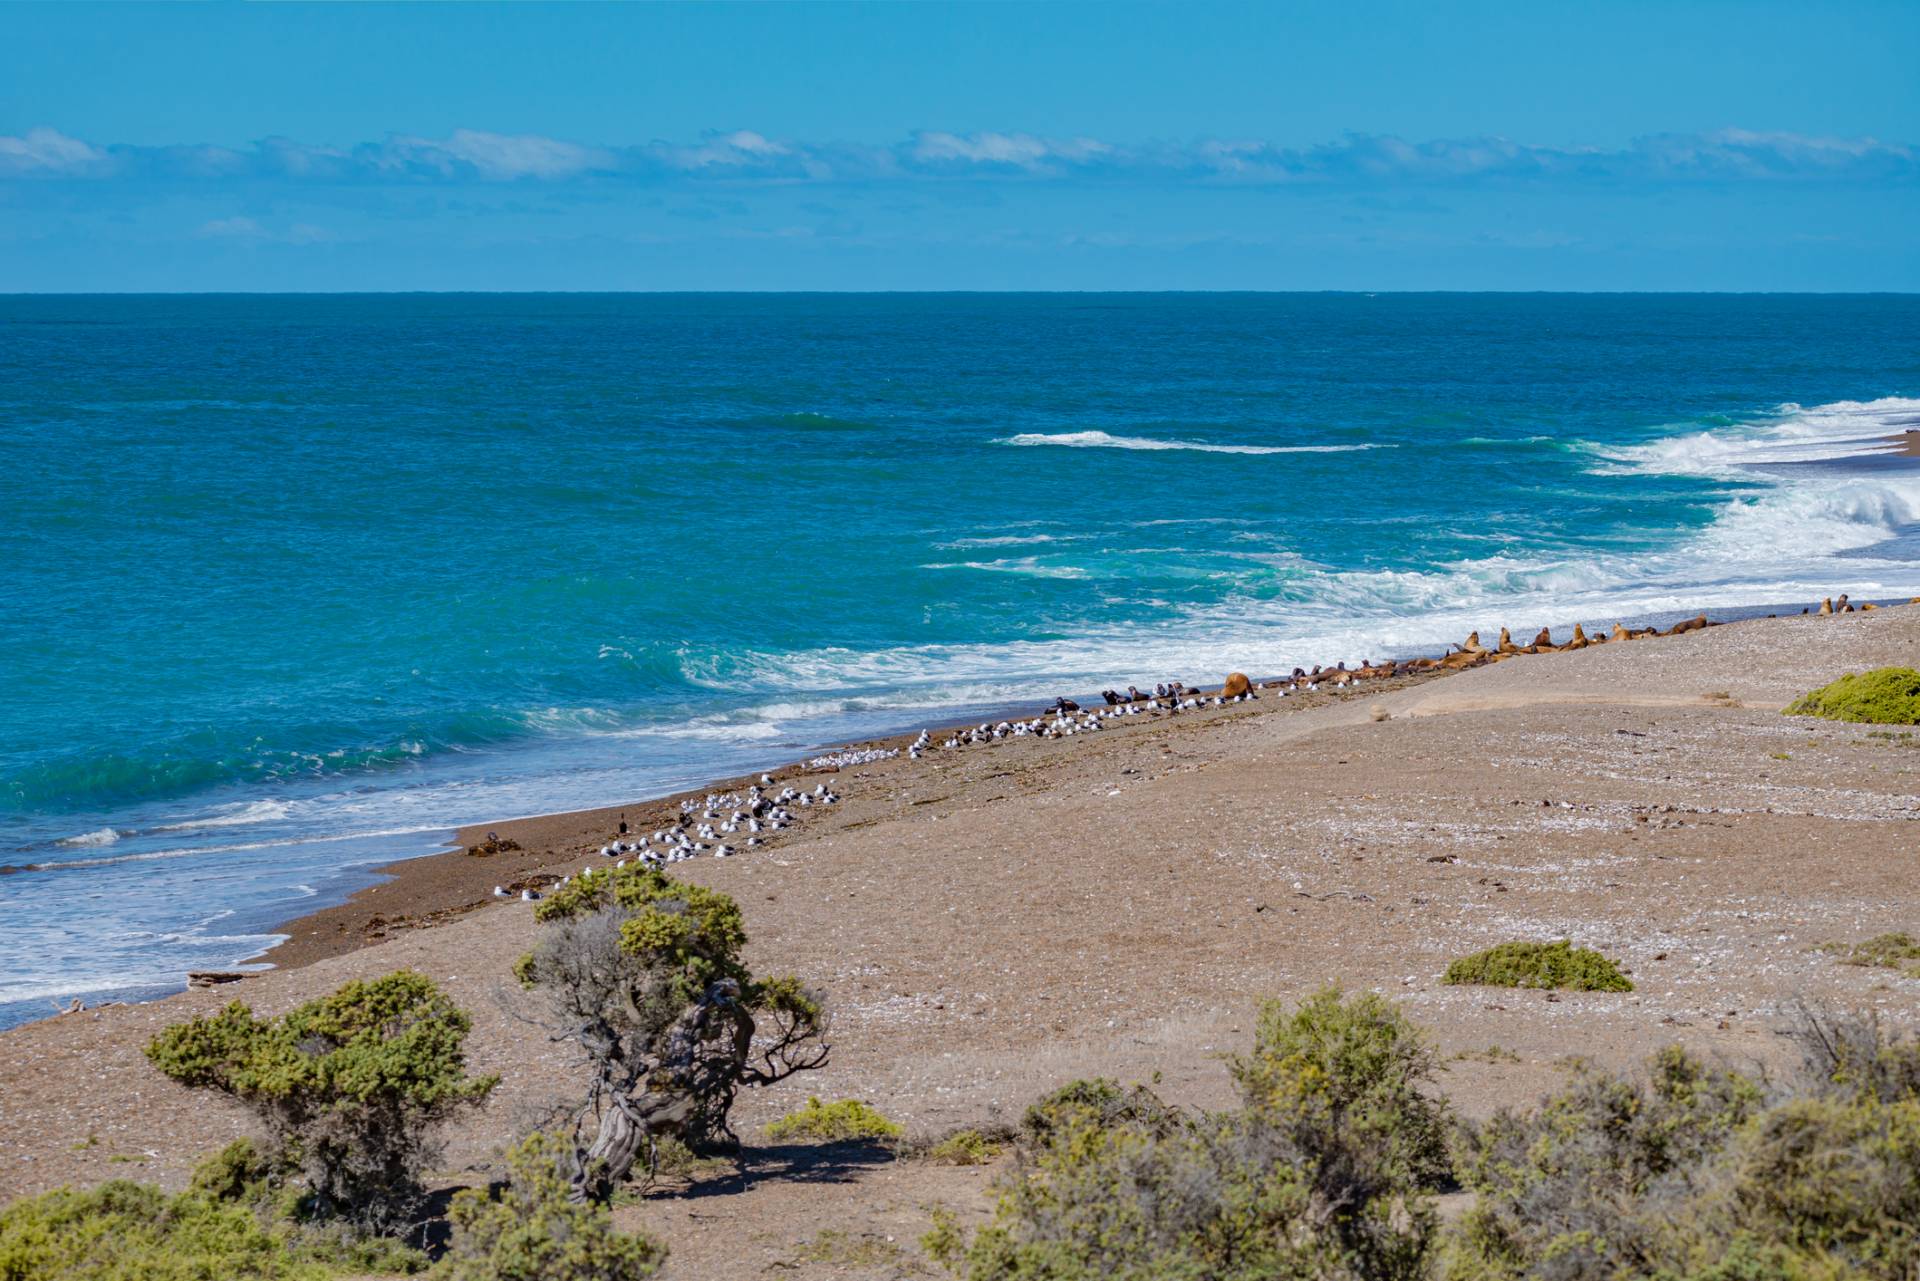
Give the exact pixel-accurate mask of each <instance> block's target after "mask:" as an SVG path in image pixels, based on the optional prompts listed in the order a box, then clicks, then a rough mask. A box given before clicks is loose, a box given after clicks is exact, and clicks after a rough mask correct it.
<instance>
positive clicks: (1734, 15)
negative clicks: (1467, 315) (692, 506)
mask: <svg viewBox="0 0 1920 1281" xmlns="http://www.w3.org/2000/svg"><path fill="white" fill-rule="evenodd" d="M1916 62H1920V4H1912V3H1906V4H1895V3H1861V4H1842V3H1826V4H1820V5H1810V4H1794V5H1789V4H1713V3H1689V4H1683V5H1674V4H1670V3H1669V4H1658V5H1654V4H1648V5H1639V4H1630V3H1611V4H1571V3H1566V4H1555V3H1530V4H1520V3H1515V4H1507V5H1478V4H1432V3H1426V4H1393V3H1373V4H1354V5H1326V4H1311V5H1309V4H1298V5H1287V4H1267V5H1260V6H1233V5H1155V6H1128V5H1105V4H1103V5H1093V4H1030V5H1011V4H974V5H934V4H912V5H909V4H889V5H871V6H861V5H830V6H821V5H803V4H790V5H777V6H776V5H728V6H706V7H697V6H673V5H648V6H604V5H585V6H564V7H562V6H533V5H526V6H517V7H464V6H442V5H423V6H414V7H404V8H392V7H384V6H377V5H350V6H332V5H327V6H316V7H304V6H296V5H268V6H255V7H228V6H195V7H174V6H169V5H134V6H91V5H74V4H60V5H44V6H41V5H8V6H0V291H22V290H28V291H31V290H149V289H152V290H178V289H185V290H195V289H288V290H299V289H543V288H550V289H699V288H723V289H794V288H807V289H896V288H906V289H943V288H1006V289H1056V288H1065V289H1116V288H1150V289H1169V288H1171V289H1179V288H1192V289H1220V288H1256V289H1322V288H1350V289H1427V288H1446V289H1475V288H1486V289H1560V288H1566V289H1830V290H1858V289H1898V290H1913V289H1920V230H1916V228H1920V75H1916V74H1915V72H1914V70H1913V68H1914V66H1915V65H1916Z"/></svg>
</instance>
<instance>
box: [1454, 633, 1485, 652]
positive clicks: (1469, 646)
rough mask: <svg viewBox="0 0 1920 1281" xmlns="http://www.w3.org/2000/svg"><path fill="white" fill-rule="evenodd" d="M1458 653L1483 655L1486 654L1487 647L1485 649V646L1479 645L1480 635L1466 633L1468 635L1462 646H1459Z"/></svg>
mask: <svg viewBox="0 0 1920 1281" xmlns="http://www.w3.org/2000/svg"><path fill="white" fill-rule="evenodd" d="M1460 652H1461V653H1463V654H1484V653H1486V652H1487V647H1486V646H1485V645H1482V644H1481V643H1480V633H1479V632H1468V633H1467V639H1466V641H1465V642H1464V643H1462V644H1461V646H1460Z"/></svg>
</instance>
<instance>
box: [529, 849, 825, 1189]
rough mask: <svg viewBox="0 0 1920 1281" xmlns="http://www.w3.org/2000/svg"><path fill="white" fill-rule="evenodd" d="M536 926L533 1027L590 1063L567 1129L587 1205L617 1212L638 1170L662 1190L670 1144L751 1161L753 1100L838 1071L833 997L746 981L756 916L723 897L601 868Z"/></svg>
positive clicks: (554, 903) (782, 982)
mask: <svg viewBox="0 0 1920 1281" xmlns="http://www.w3.org/2000/svg"><path fill="white" fill-rule="evenodd" d="M533 915H534V919H535V920H536V921H538V922H539V923H540V926H541V929H540V936H539V939H538V941H537V942H536V944H535V945H534V949H533V951H531V952H529V953H528V954H527V955H526V956H524V957H522V958H521V959H520V961H519V962H518V963H517V964H516V965H515V966H514V975H515V977H516V978H518V979H519V980H520V982H521V984H522V985H523V986H524V987H526V988H527V989H529V990H530V991H532V992H534V993H536V994H538V996H540V997H541V998H543V999H544V1001H545V1002H546V1009H545V1011H544V1012H534V1013H530V1014H529V1016H528V1017H529V1018H530V1019H531V1020H532V1021H534V1022H537V1023H540V1024H542V1025H544V1026H545V1027H546V1028H547V1029H548V1030H549V1031H550V1032H551V1033H552V1035H553V1036H554V1037H555V1038H556V1039H561V1040H567V1041H571V1042H572V1043H573V1044H574V1045H575V1046H576V1047H577V1048H578V1049H579V1050H580V1051H581V1056H582V1062H583V1065H584V1068H585V1075H586V1079H585V1080H583V1081H582V1082H581V1086H582V1088H581V1091H580V1095H579V1096H578V1098H579V1101H578V1103H577V1104H576V1105H575V1106H573V1107H572V1108H570V1109H569V1111H570V1113H571V1115H570V1116H569V1117H568V1118H567V1119H566V1120H565V1122H564V1124H565V1126H566V1127H567V1128H568V1129H569V1130H570V1131H571V1136H572V1142H573V1148H574V1155H573V1159H572V1169H573V1172H572V1176H571V1177H572V1179H573V1185H574V1189H575V1193H576V1194H577V1195H581V1196H586V1197H590V1198H591V1199H593V1200H596V1201H600V1202H603V1203H604V1202H606V1201H609V1200H610V1199H611V1198H612V1197H613V1195H614V1193H615V1191H616V1190H617V1189H618V1188H619V1187H620V1185H621V1184H623V1183H624V1182H625V1181H626V1180H627V1178H628V1177H629V1176H630V1175H631V1174H633V1172H634V1170H635V1168H636V1166H640V1167H642V1168H643V1169H644V1171H645V1178H647V1179H651V1178H652V1177H653V1176H654V1174H655V1172H656V1171H657V1166H658V1162H659V1160H660V1157H661V1151H660V1144H661V1142H662V1141H663V1140H666V1139H669V1138H670V1139H673V1140H675V1141H677V1142H678V1143H679V1144H681V1145H684V1147H685V1148H687V1149H688V1150H690V1151H691V1152H693V1153H694V1154H696V1155H698V1156H709V1155H712V1154H714V1153H716V1152H719V1151H723V1150H728V1149H736V1148H738V1146H739V1141H738V1139H737V1137H736V1136H735V1135H734V1133H733V1129H732V1126H731V1124H730V1122H729V1119H728V1118H729V1114H730V1113H731V1111H732V1108H733V1102H734V1099H735V1097H736V1096H737V1095H738V1093H739V1092H740V1090H742V1089H744V1088H749V1087H753V1086H760V1085H771V1084H772V1083H774V1082H776V1081H779V1080H782V1079H784V1078H785V1077H787V1076H789V1075H791V1074H792V1073H794V1072H800V1071H806V1070H809V1069H812V1068H818V1067H821V1066H823V1065H824V1064H825V1063H826V1061H827V1054H828V1047H827V1041H826V1032H827V1012H826V1008H825V1006H824V1004H823V1003H822V1000H821V997H820V995H819V994H818V993H817V992H812V991H809V990H808V989H807V988H805V987H803V986H802V985H801V983H800V981H799V980H798V979H796V978H793V977H791V976H786V977H777V978H776V977H769V978H760V977H756V976H755V975H754V974H753V973H752V972H751V971H750V970H749V969H748V968H747V965H746V963H745V962H744V961H743V960H742V959H741V955H740V952H741V949H742V947H744V946H745V944H746V941H747V930H746V918H745V915H744V914H743V913H742V912H741V910H740V905H739V904H738V903H736V902H735V901H734V900H733V899H732V898H730V897H728V896H727V895H725V894H722V893H720V892H719V891H718V890H712V889H707V888H705V887H704V886H699V885H691V884H687V883H685V882H681V881H676V880H674V879H673V878H672V877H670V876H667V875H666V874H665V873H663V872H661V871H659V870H658V869H655V868H648V867H641V866H638V865H635V866H630V867H625V868H599V869H595V870H593V871H591V872H586V873H584V874H582V875H580V876H576V877H574V878H573V880H572V881H570V882H569V883H568V884H567V885H566V886H565V887H564V888H562V889H560V890H557V891H555V892H554V893H553V894H551V895H549V896H548V897H547V898H545V899H544V900H542V901H541V902H540V904H539V905H538V906H537V907H536V908H535V909H534V913H533Z"/></svg>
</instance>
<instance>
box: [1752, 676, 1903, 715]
mask: <svg viewBox="0 0 1920 1281" xmlns="http://www.w3.org/2000/svg"><path fill="white" fill-rule="evenodd" d="M1785 710H1786V714H1787V715H1788V716H1819V717H1822V718H1824V719H1826V720H1830V721H1853V722H1856V723H1858V724H1864V725H1920V671H1915V670H1914V669H1913V668H1911V667H1876V668H1874V669H1873V670H1872V671H1867V672H1855V673H1852V674H1850V675H1846V676H1842V677H1841V678H1840V679H1839V680H1837V681H1834V682H1833V683H1832V684H1831V685H1823V686H1821V687H1820V688H1819V689H1816V690H1814V691H1813V692H1812V693H1810V694H1803V695H1801V696H1800V697H1799V698H1797V699H1795V700H1794V701H1793V702H1791V703H1789V704H1787V706H1786V709H1785Z"/></svg>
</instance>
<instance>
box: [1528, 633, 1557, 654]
mask: <svg viewBox="0 0 1920 1281" xmlns="http://www.w3.org/2000/svg"><path fill="white" fill-rule="evenodd" d="M1552 648H1553V631H1552V629H1550V628H1546V627H1542V628H1541V629H1540V634H1539V635H1538V636H1536V637H1534V638H1533V652H1534V653H1536V654H1537V653H1539V652H1540V651H1541V650H1543V649H1552Z"/></svg>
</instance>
